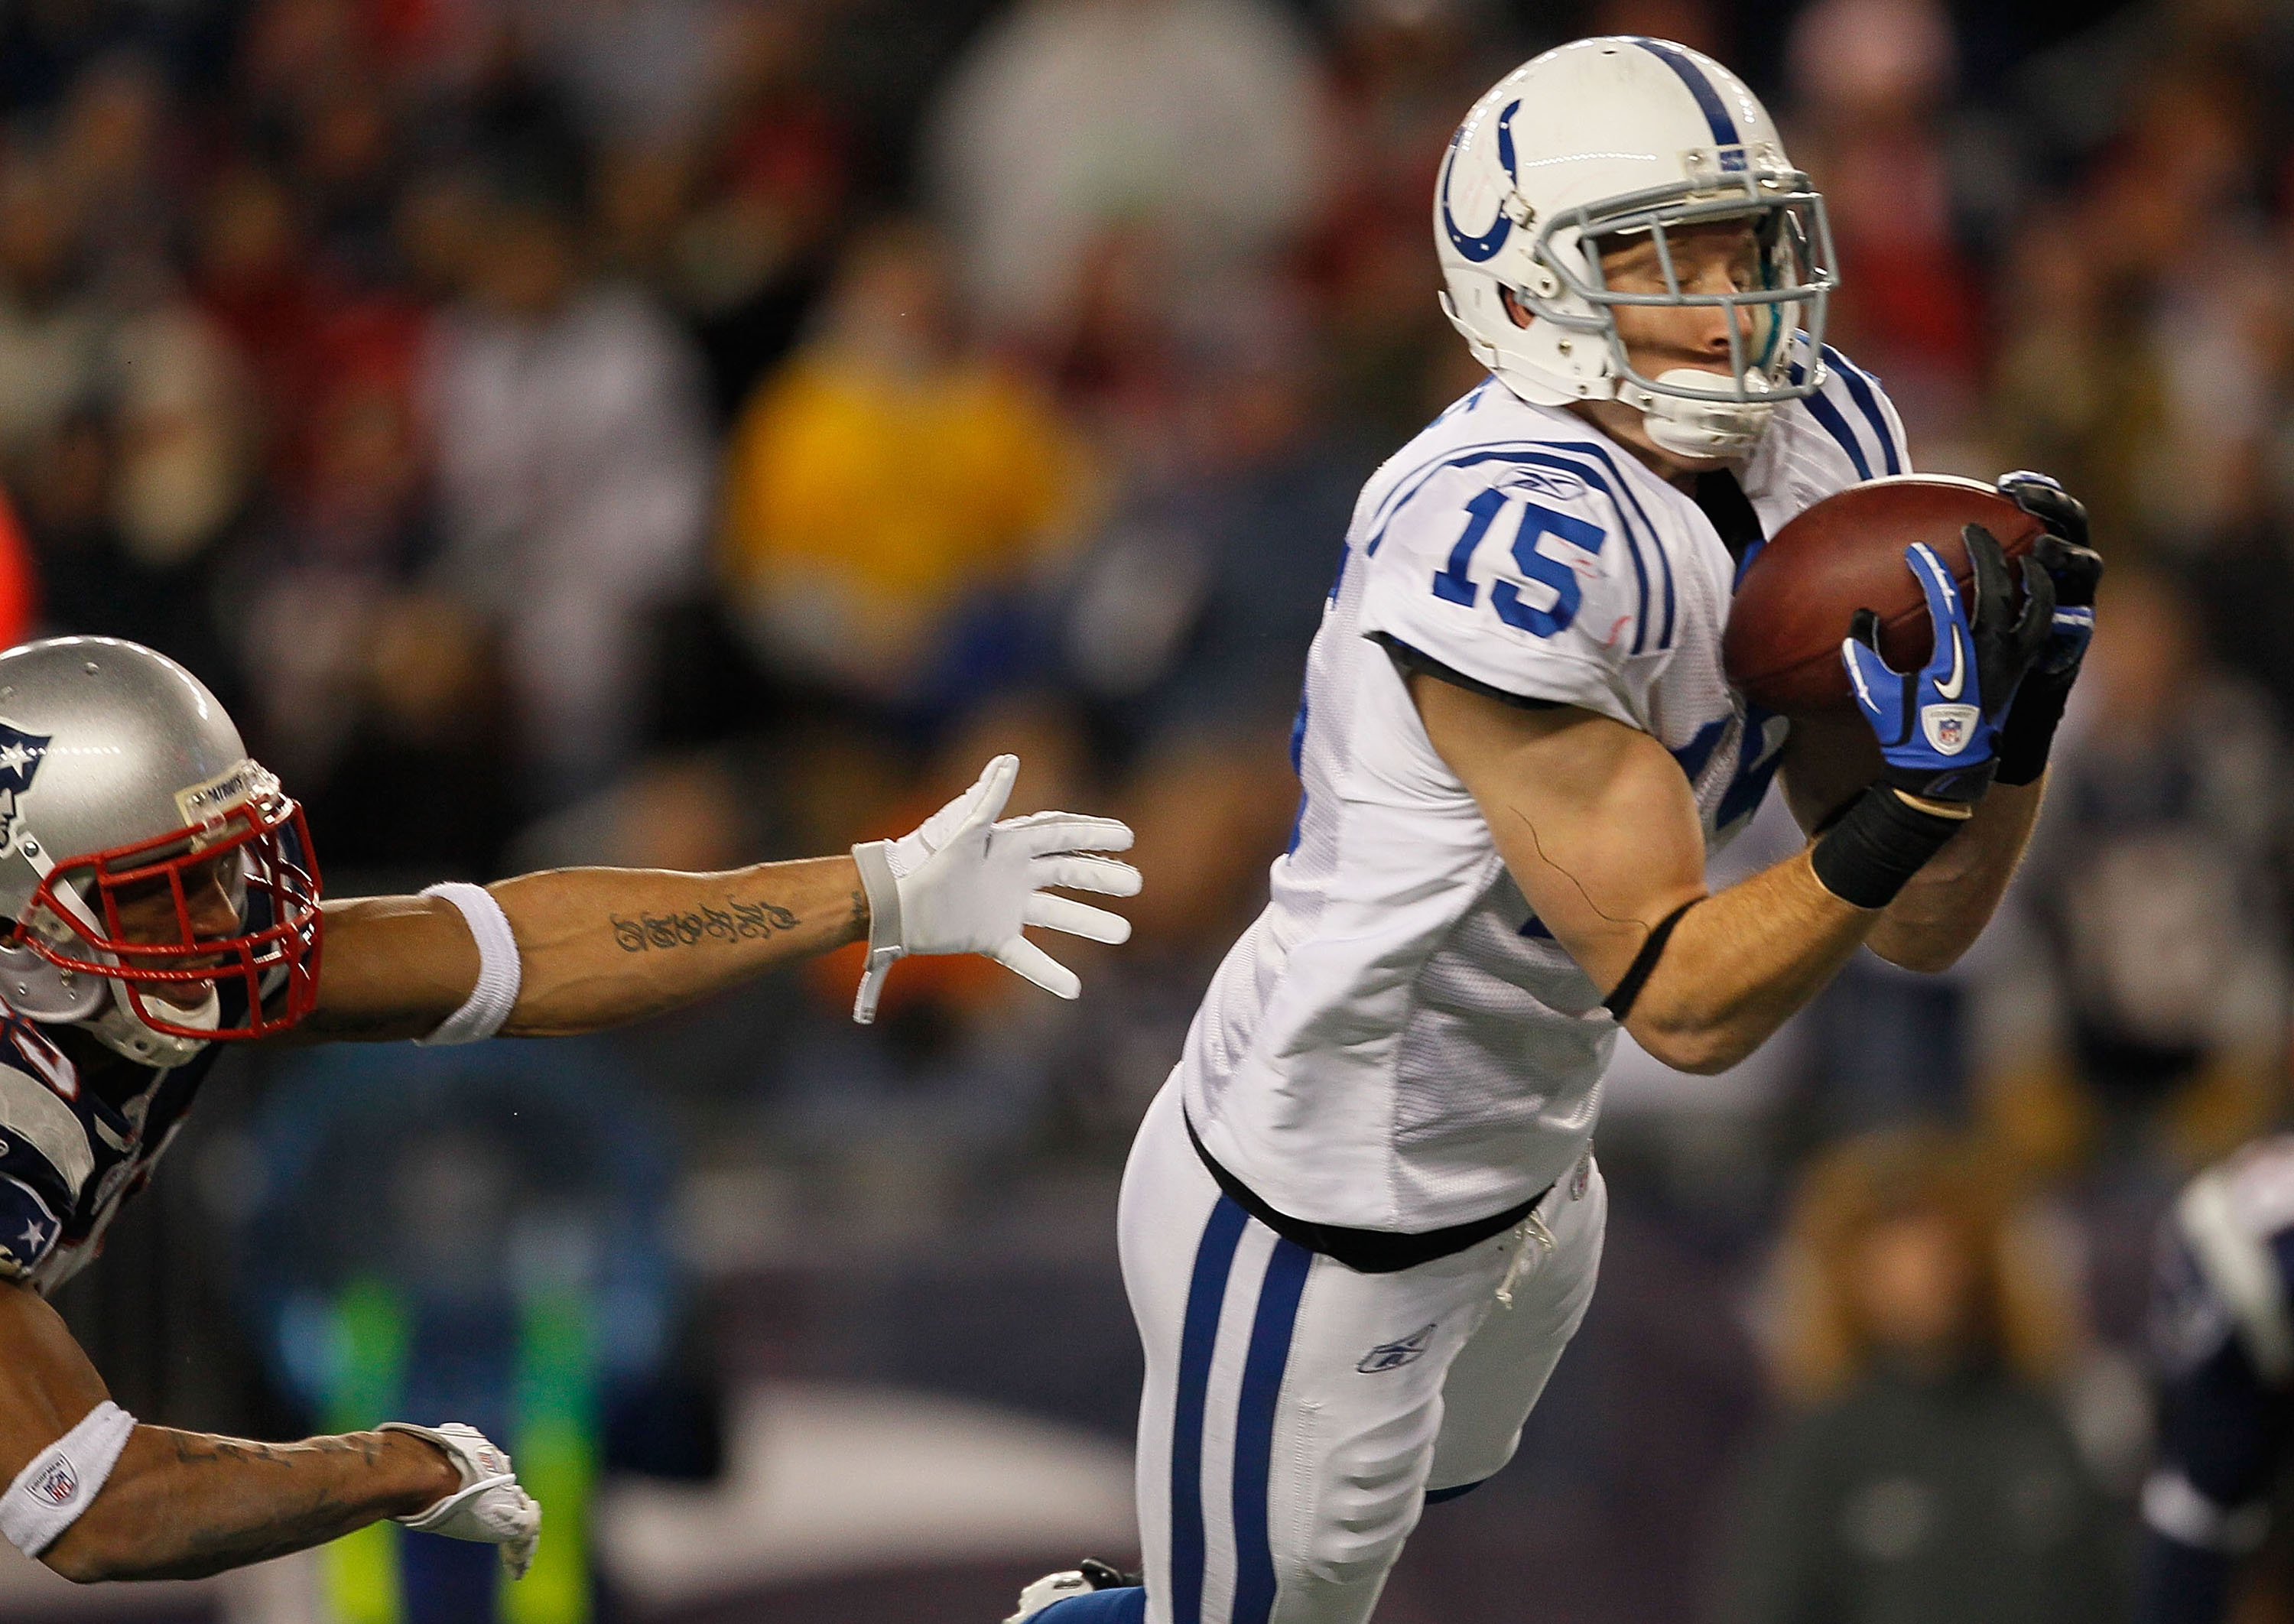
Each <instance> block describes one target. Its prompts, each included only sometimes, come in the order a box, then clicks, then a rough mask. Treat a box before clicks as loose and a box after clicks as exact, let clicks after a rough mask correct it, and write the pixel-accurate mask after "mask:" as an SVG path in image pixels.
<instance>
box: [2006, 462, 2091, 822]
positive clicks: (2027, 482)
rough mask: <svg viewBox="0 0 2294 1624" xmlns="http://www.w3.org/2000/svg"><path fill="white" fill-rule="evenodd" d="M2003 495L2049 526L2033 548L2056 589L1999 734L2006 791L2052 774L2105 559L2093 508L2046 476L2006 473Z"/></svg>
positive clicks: (2083, 657)
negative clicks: (2044, 632)
mask: <svg viewBox="0 0 2294 1624" xmlns="http://www.w3.org/2000/svg"><path fill="white" fill-rule="evenodd" d="M1999 494H2000V495H2002V496H2004V497H2005V498H2007V499H2009V500H2010V501H2012V502H2013V503H2014V504H2015V505H2016V506H2017V507H2018V508H2021V509H2022V510H2023V511H2024V512H2026V513H2028V514H2030V516H2032V517H2033V518H2035V519H2037V520H2038V521H2039V523H2040V524H2044V525H2045V526H2046V534H2045V535H2043V536H2041V537H2040V538H2039V540H2038V545H2037V546H2035V547H2033V548H2032V549H2031V556H2033V557H2034V558H2037V559H2038V561H2039V564H2040V565H2041V567H2043V568H2044V569H2045V570H2046V572H2047V577H2048V579H2049V580H2050V581H2054V588H2055V611H2054V626H2053V627H2052V629H2050V630H2049V633H2048V636H2047V639H2046V643H2045V644H2044V645H2042V646H2041V647H2040V649H2039V654H2038V659H2036V660H2034V661H2033V662H2031V670H2030V675H2028V676H2027V677H2025V678H2024V679H2023V686H2021V688H2020V689H2018V690H2017V691H2016V694H2015V703H2014V707H2013V709H2012V710H2011V711H2008V713H2007V717H2006V719H2005V721H2004V722H2003V723H2002V724H2001V726H2000V729H1999V752H1998V753H1999V769H1998V772H1997V776H1996V778H1995V780H1994V782H1996V783H1999V784H2030V783H2033V782H2035V781H2036V780H2037V779H2038V776H2039V775H2040V774H2041V773H2044V772H2046V770H2047V751H2048V750H2049V749H2050V748H2051V747H2052V746H2053V745H2054V739H2055V725H2056V724H2057V723H2059V722H2061V721H2062V719H2063V705H2064V702H2066V701H2067V700H2069V699H2070V694H2071V685H2072V684H2073V683H2074V682H2076V681H2078V672H2079V662H2080V661H2081V660H2084V659H2085V658H2086V657H2087V644H2088V642H2089V640H2090V639H2092V638H2093V637H2094V636H2095V588H2096V586H2097V585H2098V584H2099V583H2100V582H2101V581H2102V580H2103V555H2102V554H2100V553H2098V552H2096V551H2095V548H2094V547H2093V546H2092V545H2091V544H2090V543H2089V540H2088V537H2087V509H2086V508H2084V507H2082V506H2081V505H2080V504H2079V501H2078V499H2077V498H2076V497H2074V496H2072V495H2071V494H2070V492H2069V491H2065V490H2064V489H2063V488H2062V486H2061V485H2059V484H2057V483H2055V482H2054V480H2052V479H2049V478H2048V477H2047V476H2046V475H2044V474H2031V473H2016V474H2003V475H2000V477H1999Z"/></svg>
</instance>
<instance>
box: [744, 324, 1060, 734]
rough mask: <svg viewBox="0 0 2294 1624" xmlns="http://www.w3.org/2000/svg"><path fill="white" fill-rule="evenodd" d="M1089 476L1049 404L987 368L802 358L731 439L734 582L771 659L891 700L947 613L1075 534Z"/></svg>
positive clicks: (774, 382) (821, 353)
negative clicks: (895, 367) (899, 367)
mask: <svg viewBox="0 0 2294 1624" xmlns="http://www.w3.org/2000/svg"><path fill="white" fill-rule="evenodd" d="M1082 473H1083V469H1082V464H1081V461H1080V459H1079V457H1078V448H1077V447H1076V445H1075V443H1074V442H1073V439H1072V436H1070V434H1069V433H1068V430H1067V428H1066V426H1065V425H1064V424H1063V423H1062V421H1061V420H1060V419H1059V418H1058V417H1057V416H1056V415H1055V414H1054V413H1053V410H1052V408H1051V405H1050V403H1049V402H1046V401H1045V400H1044V399H1042V398H1041V397H1040V396H1038V395H1037V394H1035V393H1034V392H1032V391H1031V390H1029V388H1028V387H1026V386H1025V385H1024V384H1023V383H1022V382H1021V380H1019V379H1017V378H1013V377H1011V376H1010V375H1009V374H1007V373H1005V372H1003V371H1001V370H999V369H996V368H993V367H990V366H988V365H985V364H982V363H980V362H976V361H972V362H964V361H959V362H956V363H954V364H951V365H949V366H947V367H943V368H937V369H932V370H931V371H927V372H921V373H916V374H913V375H899V374H895V373H892V372H890V371H888V370H884V369H877V368H872V367H868V366H866V365H865V364H864V363H862V362H859V361H855V360H850V359H847V358H844V357H842V356H840V355H838V354H837V353H834V351H833V350H828V349H820V350H815V351H812V352H809V353H801V354H800V355H799V356H798V357H797V358H796V359H795V360H793V361H791V362H790V364H789V365H788V366H787V367H785V369H783V370H782V371H781V372H780V373H779V374H778V375H777V376H776V377H775V378H771V379H769V381H768V382H767V383H766V384H765V385H764V386H762V387H761V388H760V389H759V390H758V392H757V394H755V396H754V397H752V400H751V401H750V402H749V404H748V406H747V407H746V408H745V409H744V411H743V412H742V415H741V419H740V421H739V423H738V424H736V426H735V428H734V431H733V436H732V442H731V445H730V447H729V449H728V466H727V470H726V491H725V528H724V548H723V562H724V568H725V572H726V575H727V578H728V585H729V586H730V588H731V589H732V592H733V596H734V601H735V603H736V605H738V606H739V607H740V609H741V611H742V613H743V615H744V621H745V622H746V624H747V626H748V627H749V629H750V630H751V632H752V635H754V636H755V637H758V638H759V639H760V640H761V642H762V643H764V644H765V645H766V646H768V648H769V652H770V653H771V654H773V656H774V657H775V658H777V659H778V660H781V661H783V662H792V663H794V664H797V665H799V666H801V667H803V668H806V669H809V670H813V671H815V672H816V673H818V674H822V675H828V676H834V677H841V678H844V679H846V680H848V681H851V682H856V683H858V684H859V685H861V686H865V687H868V688H871V689H874V690H877V691H880V692H887V693H890V692H895V691H897V690H898V689H899V687H900V686H902V683H903V681H904V680H905V679H906V678H908V677H910V676H912V675H914V674H915V668H916V667H917V665H918V664H919V662H923V661H925V660H928V659H930V658H931V655H932V654H934V653H935V652H936V642H937V638H938V636H939V634H940V631H941V629H943V627H944V626H945V624H946V621H947V618H948V615H949V613H951V612H953V611H954V610H956V608H958V607H959V606H960V605H962V604H963V603H964V601H965V599H967V598H968V597H972V595H974V594H977V593H980V592H981V591H983V590H989V589H996V588H998V587H1001V586H1005V585H1008V584H1009V583H1011V582H1013V581H1015V580H1016V579H1017V578H1019V577H1020V576H1021V574H1022V573H1023V572H1025V571H1026V569H1027V568H1028V567H1029V565H1030V564H1032V563H1033V562H1034V561H1035V560H1036V559H1037V558H1038V557H1039V556H1042V555H1043V554H1044V552H1045V550H1046V549H1047V548H1050V547H1052V546H1053V545H1055V544H1056V543H1057V542H1058V541H1060V540H1063V539H1064V537H1065V535H1066V533H1068V532H1070V531H1071V529H1072V526H1073V521H1074V519H1075V517H1076V514H1077V509H1078V506H1079V504H1080V500H1081V496H1082V490H1083V483H1084V481H1083V477H1082Z"/></svg>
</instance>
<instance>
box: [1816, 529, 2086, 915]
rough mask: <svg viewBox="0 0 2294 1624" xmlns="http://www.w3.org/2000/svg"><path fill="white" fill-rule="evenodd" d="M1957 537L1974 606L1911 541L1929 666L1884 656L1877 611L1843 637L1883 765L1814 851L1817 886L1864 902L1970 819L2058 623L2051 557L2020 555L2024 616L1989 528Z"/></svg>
mask: <svg viewBox="0 0 2294 1624" xmlns="http://www.w3.org/2000/svg"><path fill="white" fill-rule="evenodd" d="M1960 536H1961V539H1962V540H1965V542H1966V543H1967V556H1968V562H1969V563H1970V564H1971V565H1973V574H1974V578H1975V580H1974V593H1973V596H1974V600H1975V601H1974V605H1973V611H1972V612H1971V611H1970V608H1969V606H1968V605H1966V604H1965V602H1963V600H1962V599H1961V597H1960V593H1959V589H1958V587H1957V586H1956V584H1954V582H1953V581H1952V578H1951V573H1950V572H1949V571H1948V570H1946V569H1945V568H1944V567H1943V560H1942V559H1940V558H1939V557H1937V556H1935V552H1934V549H1933V548H1930V547H1928V546H1927V545H1926V544H1925V543H1924V542H1914V543H1913V544H1912V545H1911V546H1910V547H1908V548H1905V549H1904V562H1905V564H1907V565H1908V566H1909V568H1910V570H1911V572H1912V573H1913V574H1914V575H1915V576H1916V577H1917V578H1918V580H1919V583H1920V589H1921V591H1922V592H1924V594H1925V595H1926V597H1927V602H1928V621H1929V624H1930V625H1932V627H1933V628H1934V629H1935V642H1934V646H1933V647H1932V649H1931V651H1930V653H1929V654H1928V661H1927V663H1926V664H1925V665H1923V666H1922V667H1920V669H1919V670H1916V671H1911V672H1904V671H1899V670H1894V669H1892V668H1891V666H1890V665H1889V664H1888V662H1887V661H1886V660H1884V659H1883V658H1882V657H1881V654H1880V617H1879V616H1878V615H1876V614H1875V613H1873V612H1872V611H1871V610H1869V609H1859V610H1858V611H1857V612H1856V613H1855V615H1854V617H1853V618H1852V619H1851V621H1849V625H1848V636H1847V637H1845V638H1844V639H1843V641H1842V643H1841V645H1840V657H1841V658H1842V659H1843V661H1845V662H1847V665H1848V678H1849V681H1850V682H1851V684H1852V685H1853V686H1854V687H1855V690H1856V702H1857V704H1858V706H1859V708H1861V709H1862V711H1863V712H1864V719H1865V720H1867V721H1868V722H1870V723H1871V724H1872V731H1873V732H1874V733H1875V734H1877V735H1879V737H1880V759H1881V761H1882V762H1883V767H1882V771H1881V775H1880V778H1879V781H1878V782H1877V783H1875V784H1872V785H1871V787H1869V788H1868V789H1867V790H1866V791H1865V792H1864V793H1863V794H1862V795H1861V796H1859V798H1858V799H1857V800H1853V801H1851V802H1850V803H1849V805H1848V807H1847V808H1845V809H1844V810H1843V812H1842V814H1841V815H1840V816H1838V817H1837V818H1836V819H1834V822H1833V823H1832V824H1831V825H1830V826H1829V827H1828V828H1826V829H1825V830H1824V831H1823V832H1822V833H1821V834H1819V835H1818V838H1817V841H1816V844H1815V846H1814V847H1813V848H1811V849H1810V853H1809V859H1810V864H1811V865H1812V866H1813V868H1814V870H1815V873H1816V878H1817V881H1818V884H1820V885H1822V886H1823V887H1824V888H1825V889H1826V890H1828V891H1830V892H1831V893H1832V894H1833V895H1834V896H1835V897H1839V898H1840V899H1841V900H1842V901H1843V902H1846V903H1849V904H1851V905H1854V906H1856V907H1859V908H1884V907H1886V906H1887V905H1889V904H1890V903H1891V902H1893V901H1894V900H1895V898H1896V896H1897V894H1898V893H1899V891H1901V890H1902V889H1903V888H1904V886H1905V884H1906V883H1907V882H1908V881H1909V880H1910V879H1911V878H1912V876H1913V875H1914V874H1916V873H1918V872H1919V871H1920V869H1921V868H1922V867H1924V865H1926V863H1927V861H1928V859H1929V858H1930V857H1933V856H1935V854H1936V853H1937V852H1938V851H1940V850H1941V849H1942V848H1943V845H1944V843H1945V842H1946V841H1947V840H1950V839H1951V837H1952V836H1953V835H1954V834H1955V833H1956V832H1958V831H1959V830H1960V829H1961V828H1962V827H1963V826H1965V824H1966V822H1967V818H1968V816H1969V814H1970V812H1971V811H1972V810H1973V807H1974V805H1975V803H1976V802H1977V801H1979V800H1982V799H1983V793H1984V792H1985V791H1986V790H1988V789H1989V788H1990V787H1991V779H1992V775H1993V774H1994V773H1996V772H1997V770H1998V766H1999V745H2000V727H2001V725H2002V723H2003V722H2004V721H2005V719H2006V717H2007V716H2008V715H2009V714H2010V713H2011V712H2012V711H2013V708H2014V706H2015V704H2016V691H2017V689H2018V688H2019V687H2021V685H2022V683H2023V681H2024V679H2025V677H2026V674H2027V673H2028V672H2030V670H2031V668H2032V662H2033V661H2034V660H2036V659H2037V658H2038V654H2039V652H2040V649H2041V646H2042V645H2044V644H2045V643H2046V641H2047V638H2048V637H2049V635H2050V633H2051V631H2052V629H2053V627H2054V612H2055V590H2054V581H2052V580H2050V579H2049V577H2048V574H2047V572H2046V568H2045V567H2044V566H2043V565H2041V564H2039V563H2038V562H2037V561H2036V560H2034V559H2031V558H2029V557H2027V558H2025V559H2024V560H2023V572H2022V573H2023V606H2022V609H2021V612H2020V613H2018V612H2017V610H2016V607H2015V601H2014V588H2013V581H2012V579H2011V578H2010V576H2009V575H2008V573H2007V560H2006V557H2005V555H2004V554H2003V553H2002V552H2001V550H2000V547H1999V542H1998V540H1997V538H1996V537H1995V536H1993V535H1992V533H1991V532H1989V531H1988V530H1986V529H1984V528H1983V526H1981V524H1970V525H1969V526H1967V528H1966V529H1965V530H1964V531H1962V532H1960ZM1908 796H1916V797H1917V798H1918V799H1919V803H1920V804H1914V802H1913V801H1912V800H1907V799H1906V797H1908ZM1939 802H1940V803H1943V805H1944V806H1945V807H1948V808H1951V809H1950V810H1948V811H1946V810H1940V809H1938V808H1937V807H1936V804H1935V803H1939Z"/></svg>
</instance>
